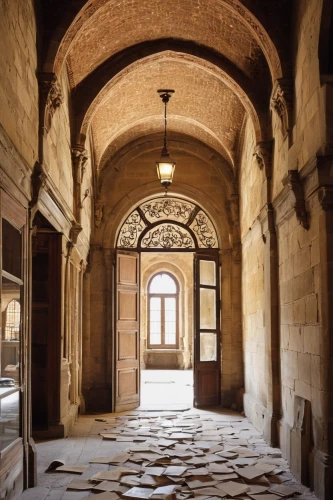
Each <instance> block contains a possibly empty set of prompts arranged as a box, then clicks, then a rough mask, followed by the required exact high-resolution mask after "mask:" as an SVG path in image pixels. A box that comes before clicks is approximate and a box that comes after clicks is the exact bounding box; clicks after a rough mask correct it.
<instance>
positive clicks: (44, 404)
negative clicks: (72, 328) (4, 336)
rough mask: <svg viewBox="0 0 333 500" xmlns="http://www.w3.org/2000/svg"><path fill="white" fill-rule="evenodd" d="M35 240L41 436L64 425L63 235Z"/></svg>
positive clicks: (35, 416)
mask: <svg viewBox="0 0 333 500" xmlns="http://www.w3.org/2000/svg"><path fill="white" fill-rule="evenodd" d="M34 239H35V241H34V243H33V245H34V255H33V257H32V311H31V399H32V429H33V432H34V435H36V436H37V435H38V434H37V433H38V431H48V430H49V429H50V428H51V427H52V426H54V425H56V424H58V423H59V422H60V373H61V258H62V257H61V255H62V254H61V252H62V235H61V234H60V233H56V232H54V233H51V232H48V231H46V232H43V231H42V230H41V231H38V232H37V234H36V236H35V237H34ZM50 432H52V431H50Z"/></svg>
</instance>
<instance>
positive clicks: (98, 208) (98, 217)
mask: <svg viewBox="0 0 333 500" xmlns="http://www.w3.org/2000/svg"><path fill="white" fill-rule="evenodd" d="M103 211H104V205H95V227H100V225H101V223H102V219H103Z"/></svg>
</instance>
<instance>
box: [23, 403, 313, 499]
mask: <svg viewBox="0 0 333 500" xmlns="http://www.w3.org/2000/svg"><path fill="white" fill-rule="evenodd" d="M37 448H38V484H39V486H38V487H36V488H32V489H30V490H27V491H25V492H24V493H23V494H22V495H21V497H20V500H44V499H47V500H78V499H81V498H87V497H91V498H96V500H98V499H100V500H107V499H110V500H117V499H118V498H123V499H128V498H140V499H141V498H148V497H150V495H151V494H152V493H153V492H154V493H155V494H154V495H153V496H151V499H154V500H164V499H169V498H170V499H176V500H186V499H187V498H193V497H194V498H195V500H205V499H208V498H210V499H211V500H219V499H221V498H236V499H238V500H241V499H242V500H245V499H246V500H250V499H253V500H279V499H281V498H286V496H285V495H284V494H283V492H287V493H288V492H289V489H288V488H290V487H291V488H292V490H291V493H292V494H291V495H290V492H289V496H288V498H294V496H295V498H296V497H297V498H299V499H302V500H305V499H306V500H310V499H311V500H314V499H315V497H314V496H313V495H312V494H311V493H310V492H309V490H307V489H306V488H305V487H303V486H301V485H300V484H299V483H298V482H297V481H296V480H295V479H294V478H293V476H292V475H291V474H290V472H289V469H288V466H287V463H286V461H285V460H284V459H282V458H281V454H280V451H279V450H278V449H272V448H270V447H269V446H267V445H266V443H265V442H264V441H263V439H262V438H261V436H260V435H259V433H258V432H257V431H256V430H255V428H254V427H253V426H252V425H251V424H250V423H249V422H248V420H247V419H246V418H245V417H243V416H242V415H240V414H238V413H235V412H231V411H222V410H221V409H216V410H214V409H212V410H210V411H204V410H197V409H194V408H191V409H190V410H186V411H170V410H166V411H143V410H135V411H130V412H124V413H122V414H108V415H98V416H96V415H93V416H92V415H83V416H81V417H80V418H79V421H78V423H77V425H76V426H75V428H74V429H73V432H72V434H71V436H70V437H69V438H67V439H60V440H53V441H45V442H40V443H38V445H37ZM101 457H102V458H101ZM57 459H60V460H62V462H63V463H64V464H65V465H81V466H86V467H83V469H85V470H84V472H83V473H82V474H80V475H77V474H73V473H68V472H65V471H62V472H60V471H58V472H56V471H52V472H48V473H45V469H46V468H47V467H48V466H49V465H50V464H51V463H52V461H54V460H57ZM99 462H106V463H99ZM170 466H172V467H180V468H179V469H168V470H167V471H166V468H167V467H170ZM120 467H125V468H126V470H123V469H120ZM148 467H150V468H149V469H148ZM151 467H154V469H153V468H151ZM157 467H158V469H157ZM112 471H113V472H112ZM165 471H166V473H165V474H162V475H161V472H165ZM174 473H175V474H176V475H173V474H174ZM96 474H97V476H95V475H96ZM93 476H95V478H94V480H93V482H90V481H89V479H91V478H92V477H93ZM77 479H79V483H77ZM104 479H105V480H104ZM72 481H75V482H76V485H75V483H72ZM71 483H72V487H73V486H74V487H75V486H76V487H80V488H81V487H82V488H89V489H87V490H81V491H77V490H70V489H68V488H70V487H71ZM164 485H168V488H167V489H166V490H165V491H166V493H167V494H165V495H162V494H159V493H160V491H161V490H159V491H157V492H156V488H157V487H159V486H164ZM132 487H140V490H138V489H136V490H132V492H131V493H129V494H128V493H127V491H129V490H130V489H131V488H132ZM286 487H287V488H286ZM238 490H239V494H237V491H238ZM293 491H297V492H298V494H297V495H294V494H293ZM103 492H104V493H103ZM162 492H163V490H162ZM235 492H236V494H235ZM276 492H279V495H278V494H276ZM230 494H231V495H233V496H230Z"/></svg>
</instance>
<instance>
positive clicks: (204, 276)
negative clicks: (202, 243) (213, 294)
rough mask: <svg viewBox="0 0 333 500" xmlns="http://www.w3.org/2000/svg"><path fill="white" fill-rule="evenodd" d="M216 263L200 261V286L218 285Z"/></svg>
mask: <svg viewBox="0 0 333 500" xmlns="http://www.w3.org/2000/svg"><path fill="white" fill-rule="evenodd" d="M215 278H216V275H215V262H214V261H211V260H200V285H211V286H215V285H216V279H215Z"/></svg>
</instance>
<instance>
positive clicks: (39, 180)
mask: <svg viewBox="0 0 333 500" xmlns="http://www.w3.org/2000/svg"><path fill="white" fill-rule="evenodd" d="M46 181H47V175H46V173H45V171H44V169H43V167H42V165H41V164H40V163H38V162H36V163H35V166H34V170H33V173H32V176H31V185H32V197H31V202H30V206H31V207H33V206H34V205H36V203H37V202H38V197H39V191H40V190H41V188H45V187H46Z"/></svg>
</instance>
